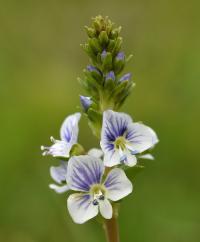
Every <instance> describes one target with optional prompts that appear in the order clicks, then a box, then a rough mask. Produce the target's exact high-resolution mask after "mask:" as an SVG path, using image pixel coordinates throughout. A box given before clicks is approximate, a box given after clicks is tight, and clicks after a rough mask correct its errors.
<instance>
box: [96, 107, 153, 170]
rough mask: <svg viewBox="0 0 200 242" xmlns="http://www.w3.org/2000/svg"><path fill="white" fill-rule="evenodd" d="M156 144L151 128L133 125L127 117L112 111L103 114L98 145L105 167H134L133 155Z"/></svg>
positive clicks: (135, 161) (138, 124)
mask: <svg viewBox="0 0 200 242" xmlns="http://www.w3.org/2000/svg"><path fill="white" fill-rule="evenodd" d="M157 142H158V138H157V135H156V133H155V132H154V131H153V130H152V129H151V128H149V127H148V126H146V125H144V124H141V123H133V121H132V119H131V117H130V116H129V115H127V114H125V113H118V112H114V111H112V110H107V111H105V112H104V114H103V126H102V132H101V143H100V144H101V148H102V150H103V152H104V164H105V166H108V167H111V166H115V165H118V164H125V165H128V166H134V165H136V163H137V159H136V156H135V155H136V154H140V153H142V152H143V151H145V150H148V149H149V148H151V147H153V146H154V145H155V144H156V143H157Z"/></svg>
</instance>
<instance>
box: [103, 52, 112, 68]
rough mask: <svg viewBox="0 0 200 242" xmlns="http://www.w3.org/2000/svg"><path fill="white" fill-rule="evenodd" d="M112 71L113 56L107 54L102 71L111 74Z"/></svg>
mask: <svg viewBox="0 0 200 242" xmlns="http://www.w3.org/2000/svg"><path fill="white" fill-rule="evenodd" d="M110 70H112V54H111V53H110V52H107V53H106V56H105V58H104V59H103V60H102V71H103V72H109V71H110Z"/></svg>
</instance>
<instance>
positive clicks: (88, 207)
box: [67, 193, 98, 224]
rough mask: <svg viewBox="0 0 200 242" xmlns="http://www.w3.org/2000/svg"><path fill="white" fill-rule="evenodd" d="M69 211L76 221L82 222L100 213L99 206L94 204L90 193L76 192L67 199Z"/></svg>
mask: <svg viewBox="0 0 200 242" xmlns="http://www.w3.org/2000/svg"><path fill="white" fill-rule="evenodd" d="M67 207H68V210H69V213H70V215H71V217H72V219H73V221H74V222H75V223H78V224H82V223H85V222H86V221H88V220H89V219H91V218H93V217H95V216H96V215H97V214H98V206H95V205H93V203H92V200H91V198H90V195H88V194H83V193H75V194H72V195H70V196H69V198H68V199H67Z"/></svg>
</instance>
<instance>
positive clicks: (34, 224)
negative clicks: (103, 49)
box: [0, 0, 200, 242]
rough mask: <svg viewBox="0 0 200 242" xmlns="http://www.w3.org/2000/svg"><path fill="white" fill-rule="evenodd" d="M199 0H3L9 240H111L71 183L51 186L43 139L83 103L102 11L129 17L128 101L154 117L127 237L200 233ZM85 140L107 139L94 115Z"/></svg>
mask: <svg viewBox="0 0 200 242" xmlns="http://www.w3.org/2000/svg"><path fill="white" fill-rule="evenodd" d="M199 8H200V4H199V1H197V0H196V1H195V0H191V1H180V0H169V1H164V0H163V1H162V0H160V1H159V0H153V1H148V0H135V1H131V0H129V1H128V0H123V1H114V0H112V1H106V0H102V1H91V0H87V1H82V0H79V1H76V0H73V1H64V0H57V1H56V0H54V1H53V0H49V1H41V0H40V1H39V0H35V1H31V0H26V1H25V0H21V1H19V0H18V1H16V0H6V1H1V7H0V32H1V36H0V104H1V112H0V115H1V118H0V122H1V123H0V127H1V141H0V142H1V145H0V149H1V160H0V184H1V192H0V241H2V242H47V241H48V242H55V241H59V242H64V241H65V242H67V241H68V242H94V241H95V242H100V241H101V242H102V241H104V234H103V231H102V230H101V227H100V226H99V225H98V224H96V223H95V222H94V221H90V222H88V223H86V224H84V225H76V224H74V223H73V222H72V220H71V218H70V217H69V215H68V212H67V209H66V194H64V195H60V196H59V195H57V194H55V193H54V192H53V191H51V190H49V189H48V184H49V183H50V181H51V178H50V176H49V167H50V165H53V164H56V162H55V161H54V160H53V159H52V158H50V157H48V158H47V157H45V158H44V157H42V156H41V151H40V145H41V144H50V141H49V137H50V136H51V135H53V136H54V137H57V138H58V131H59V127H60V124H61V122H62V121H63V119H64V118H65V116H66V115H68V114H70V113H73V112H75V111H77V110H78V109H77V107H78V105H79V97H78V95H79V94H84V93H83V92H82V90H81V88H80V86H79V84H78V82H77V79H76V78H77V77H78V76H80V75H82V69H83V68H84V67H85V65H86V64H87V63H88V58H87V56H86V55H85V53H84V52H83V51H82V50H81V48H80V46H79V44H80V43H83V42H84V41H85V39H86V35H85V33H84V30H83V26H84V25H87V24H89V23H90V18H91V17H92V16H95V15H97V14H102V15H108V16H109V17H110V18H111V19H112V20H113V21H114V22H115V23H116V24H118V25H122V26H123V31H122V36H123V37H124V44H123V47H124V50H125V51H126V53H127V54H129V53H133V54H134V58H133V60H132V61H131V62H130V63H129V64H128V66H127V68H126V71H131V72H132V73H133V75H134V80H135V82H136V87H135V89H134V91H133V93H132V95H131V97H130V98H129V99H128V101H127V102H126V104H125V105H124V107H123V108H122V110H123V111H125V112H128V113H129V114H131V115H132V116H133V118H134V120H137V121H138V120H142V121H144V122H145V123H146V124H148V125H150V126H151V127H152V128H154V129H155V130H156V131H157V133H158V135H159V139H160V143H159V145H157V147H156V149H155V150H154V152H153V153H154V155H155V157H156V160H155V161H145V163H146V169H145V170H144V171H143V172H142V173H140V174H138V176H136V179H135V182H134V188H135V189H134V193H133V194H132V195H131V196H129V197H127V198H126V199H125V200H124V202H123V204H122V207H121V212H120V229H121V240H122V242H123V241H124V242H125V241H126V242H132V241H133V242H134V241H135V242H146V241H148V242H161V241H162V242H169V241H173V242H188V241H190V242H198V241H200V188H199V185H200V175H199V170H200V162H199V161H200V160H199V128H198V127H199V122H200V113H199V108H200V102H199V95H200V82H199V81H200V80H199V79H200V78H199V77H200V68H199V64H200V46H199V43H200V31H199V23H200V19H199ZM79 140H80V142H81V143H82V144H83V145H84V146H86V147H87V148H89V147H92V146H94V143H95V145H96V146H98V141H97V140H96V139H95V138H94V137H93V136H92V134H91V132H90V130H89V128H88V127H87V123H86V120H84V119H83V120H82V121H81V131H80V139H79Z"/></svg>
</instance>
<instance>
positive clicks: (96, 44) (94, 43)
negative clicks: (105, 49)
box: [88, 38, 102, 55]
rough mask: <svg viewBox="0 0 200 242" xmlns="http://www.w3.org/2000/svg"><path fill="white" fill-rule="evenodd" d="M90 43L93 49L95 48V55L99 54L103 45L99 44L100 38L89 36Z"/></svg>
mask: <svg viewBox="0 0 200 242" xmlns="http://www.w3.org/2000/svg"><path fill="white" fill-rule="evenodd" d="M88 44H89V46H90V48H91V50H93V53H94V54H95V55H97V53H98V52H102V47H101V45H100V44H99V41H98V39H96V38H89V40H88Z"/></svg>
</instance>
